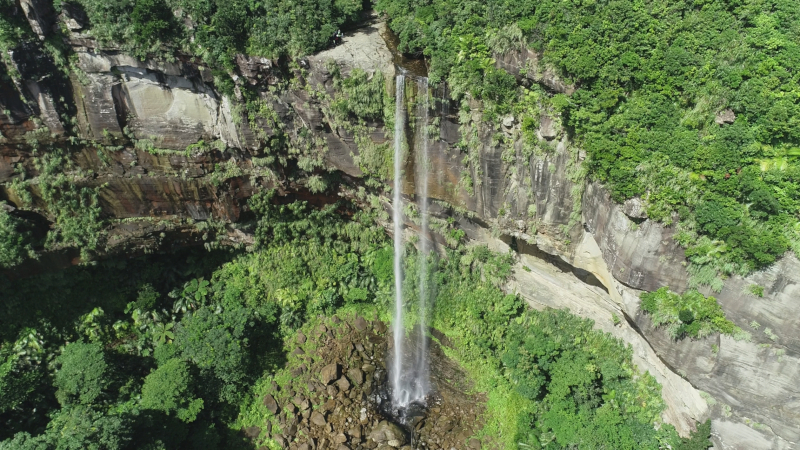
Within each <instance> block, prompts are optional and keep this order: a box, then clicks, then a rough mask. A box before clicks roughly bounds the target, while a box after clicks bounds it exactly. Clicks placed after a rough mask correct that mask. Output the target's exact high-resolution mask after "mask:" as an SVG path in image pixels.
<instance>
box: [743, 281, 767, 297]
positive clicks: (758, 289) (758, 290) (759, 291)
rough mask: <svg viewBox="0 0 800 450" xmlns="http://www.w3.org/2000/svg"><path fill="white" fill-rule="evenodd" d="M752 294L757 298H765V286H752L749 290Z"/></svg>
mask: <svg viewBox="0 0 800 450" xmlns="http://www.w3.org/2000/svg"><path fill="white" fill-rule="evenodd" d="M747 290H748V291H750V293H751V294H753V295H755V296H756V297H763V296H764V286H759V285H757V284H751V285H750V286H749V287H748V288H747Z"/></svg>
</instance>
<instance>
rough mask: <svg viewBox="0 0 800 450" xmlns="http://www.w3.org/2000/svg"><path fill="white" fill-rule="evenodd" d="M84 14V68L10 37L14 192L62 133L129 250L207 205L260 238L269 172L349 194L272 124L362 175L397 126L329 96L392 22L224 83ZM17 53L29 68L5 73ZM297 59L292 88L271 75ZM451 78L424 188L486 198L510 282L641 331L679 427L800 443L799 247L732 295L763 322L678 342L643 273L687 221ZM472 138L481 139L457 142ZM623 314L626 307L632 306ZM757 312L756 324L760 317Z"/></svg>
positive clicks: (634, 334)
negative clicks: (276, 141)
mask: <svg viewBox="0 0 800 450" xmlns="http://www.w3.org/2000/svg"><path fill="white" fill-rule="evenodd" d="M28 3H29V4H31V5H35V4H36V3H35V2H28ZM23 4H26V3H25V2H23ZM42 14H43V15H39V16H36V15H35V14H33V15H30V14H28V13H27V11H26V17H28V18H29V20H31V23H32V24H34V22H35V23H40V24H42V25H41V28H42V32H43V33H46V30H47V29H49V28H50V25H47V23H48V22H47V21H48V20H50V19H49V18H48V17H49V16H47V15H46V14H45V12H43V13H42ZM78 16H79V14H77V13H76V14H72V15H70V14H67V11H65V12H64V13H63V14H62V15H61V16H60V20H63V21H65V24H66V25H67V28H68V29H70V30H72V31H71V32H72V34H71V35H70V37H69V45H71V46H72V48H73V50H74V51H75V53H76V54H77V65H78V68H79V69H80V70H79V71H75V72H73V73H72V74H71V75H70V76H66V75H63V74H62V72H59V70H58V69H56V67H55V65H54V64H53V61H52V60H51V59H50V58H49V56H47V54H46V53H45V52H43V51H42V50H41V48H40V47H39V46H38V45H37V44H28V45H26V46H25V47H21V48H17V49H14V50H13V51H12V52H11V53H10V58H9V61H11V64H12V65H14V67H13V68H9V67H6V66H5V65H3V64H0V72H2V73H0V183H3V185H2V186H0V199H3V200H9V201H10V202H11V203H13V204H15V205H17V206H20V205H21V199H19V198H18V197H17V196H16V195H15V193H14V192H13V190H11V189H9V188H8V184H9V183H10V182H11V181H12V180H13V179H14V178H17V177H19V176H20V175H19V174H20V173H25V176H26V177H27V179H29V180H32V183H33V184H32V186H33V188H32V191H33V194H34V197H36V177H37V176H38V172H37V167H36V166H35V164H34V163H33V158H34V156H35V154H34V149H35V145H36V143H37V142H39V143H41V142H53V141H54V142H57V143H59V145H62V146H63V147H64V148H69V149H70V151H69V155H70V158H71V160H72V162H73V165H74V167H75V168H76V170H77V168H79V169H80V173H79V174H77V173H76V174H73V175H74V178H75V180H76V182H77V183H80V184H85V185H91V186H102V189H101V190H100V201H101V205H102V208H103V211H104V213H105V215H106V217H107V218H109V219H114V220H113V221H112V222H113V230H112V233H111V236H110V237H109V245H111V246H112V247H114V248H117V249H120V250H119V251H125V252H128V251H131V252H132V251H135V250H136V249H138V250H142V249H143V248H150V249H153V248H167V247H168V246H169V245H171V244H170V243H169V241H171V240H172V242H174V243H176V244H175V245H188V244H191V243H196V242H202V240H201V239H200V237H199V236H200V235H202V234H203V233H202V232H198V231H197V229H196V228H195V227H194V226H193V225H191V221H209V220H213V221H215V222H217V223H223V224H227V225H228V228H227V231H228V233H229V236H228V238H227V239H228V242H232V243H245V244H246V243H247V242H249V241H248V240H249V239H250V238H249V237H248V236H247V234H246V233H242V232H241V231H240V230H237V229H235V228H234V227H232V226H231V224H235V223H236V222H240V221H242V220H243V219H244V218H246V216H247V215H246V213H247V203H246V201H247V199H248V198H249V197H250V196H251V195H252V194H253V192H255V191H256V190H258V189H262V188H265V187H266V188H271V187H274V188H277V189H279V191H280V192H281V193H283V194H285V195H293V196H294V197H292V198H305V199H315V201H320V202H326V201H328V200H331V199H335V197H336V193H332V192H327V193H326V194H324V195H316V196H310V195H308V190H307V189H305V188H304V187H303V186H302V185H298V184H295V182H290V181H289V178H288V177H287V176H286V174H285V173H284V172H282V171H283V170H284V169H282V168H281V167H280V166H278V165H276V164H273V163H270V162H265V160H266V159H268V158H267V157H268V156H269V155H268V151H267V150H265V149H266V147H267V142H268V140H269V138H270V137H271V136H274V135H275V132H276V129H278V128H280V129H281V130H283V134H284V136H285V137H286V138H287V139H288V140H289V141H290V145H291V146H294V147H300V146H302V145H308V142H310V141H312V142H313V146H312V147H313V149H314V151H317V152H318V153H319V154H320V157H321V158H322V159H323V160H324V162H325V163H326V165H327V167H326V168H325V169H329V170H331V171H334V172H336V173H338V174H339V175H340V176H341V177H340V178H341V180H342V181H343V183H345V184H351V185H358V184H359V183H360V179H361V178H362V177H363V176H364V172H363V171H362V168H363V167H362V166H361V165H360V163H359V156H360V153H361V150H363V149H364V147H363V146H364V145H378V144H382V143H384V142H386V140H387V130H386V129H385V128H384V124H383V123H373V124H369V125H370V126H369V127H368V128H367V130H365V131H362V132H361V133H362V134H360V135H354V133H353V132H351V131H347V130H345V129H344V128H343V127H342V126H341V124H337V122H336V120H334V119H333V118H332V117H331V111H330V99H331V98H333V97H335V95H336V90H335V88H334V86H333V77H332V74H331V72H330V69H331V66H330V65H329V61H331V60H332V61H334V62H335V63H336V64H337V65H338V66H339V68H340V71H341V72H342V74H343V75H344V76H347V75H348V74H349V73H350V72H351V71H352V70H353V69H354V68H359V69H363V70H365V71H367V72H368V73H369V74H371V76H374V75H373V74H374V73H376V72H378V71H380V72H382V73H384V74H385V75H386V78H387V86H392V85H393V81H392V77H393V75H394V73H395V68H394V66H393V61H395V59H394V58H393V55H392V53H391V52H390V50H389V48H388V47H387V46H386V44H385V43H384V40H383V39H382V37H381V33H384V32H385V26H384V25H383V24H381V23H374V24H371V25H369V26H367V27H365V28H362V29H361V30H359V31H357V32H355V33H353V34H351V35H348V36H346V38H345V41H344V44H343V45H341V46H338V47H336V48H334V49H331V50H328V51H326V52H322V53H320V54H317V55H314V56H312V57H309V58H306V59H303V60H299V61H296V62H295V63H296V64H292V65H283V66H279V65H278V64H277V62H274V61H270V60H267V59H264V58H253V57H249V56H246V55H241V56H240V57H237V58H236V64H237V71H236V73H232V74H231V75H233V77H234V78H235V80H236V83H237V88H236V89H235V90H234V93H233V94H232V95H230V96H225V95H223V94H222V93H221V92H220V91H219V90H218V88H217V84H215V80H214V74H212V72H211V70H210V69H209V68H208V67H206V66H204V65H203V64H200V63H197V62H196V61H194V60H193V59H190V58H177V59H176V60H175V61H174V62H163V61H156V60H147V61H139V60H137V59H135V58H132V57H130V56H128V55H125V54H121V53H119V52H118V51H117V50H115V49H109V48H99V47H98V46H97V45H96V43H95V42H94V41H93V40H92V39H91V37H90V36H88V35H86V34H81V30H82V27H83V25H81V23H79V22H80V17H78ZM46 25H47V26H46ZM34 29H35V28H34ZM37 33H38V31H37ZM497 60H498V64H500V65H501V66H503V67H504V68H506V69H508V70H509V71H510V72H511V73H513V74H515V75H516V76H517V77H518V79H519V81H520V82H521V83H540V84H541V85H543V86H544V87H545V88H546V89H547V90H549V91H552V92H564V93H567V94H569V93H571V92H573V91H574V90H575V89H579V86H578V87H576V86H572V85H569V84H567V83H565V82H564V81H563V80H561V79H560V78H559V77H558V76H557V73H556V72H555V71H554V70H552V69H550V68H548V67H545V66H543V65H542V64H541V62H540V59H539V58H538V56H537V55H536V54H535V53H532V52H522V53H519V54H509V55H502V56H499V57H498V58H497ZM298 67H299V68H298ZM522 68H525V70H524V71H523V72H521V71H520V69H522ZM9 69H12V70H9ZM12 72H13V73H18V74H19V76H18V77H17V78H12V77H10V76H7V75H9V74H10V73H12ZM520 73H524V74H525V75H524V76H521V75H520ZM290 79H291V80H292V83H291V84H289V86H291V87H289V88H288V89H283V90H281V89H277V90H274V89H270V86H276V85H278V84H285V83H286V82H287V81H288V80H290ZM244 85H249V86H252V87H255V88H256V89H257V90H258V92H259V93H260V94H259V95H260V100H261V101H263V102H264V103H265V104H267V105H268V108H269V110H270V111H272V112H274V114H272V115H271V117H270V118H269V120H266V119H264V118H258V117H257V118H254V119H252V120H251V118H249V117H248V116H247V114H246V113H245V112H244V108H243V98H242V97H241V91H240V87H241V86H244ZM437 92H438V91H436V92H434V94H435V95H436V96H438V97H439V101H436V102H433V103H434V105H435V110H434V111H432V112H431V115H432V117H435V118H436V119H438V121H439V122H438V129H439V138H438V139H435V140H432V141H431V145H430V147H429V154H430V161H429V164H430V166H431V167H430V173H431V176H430V177H429V186H428V192H429V193H430V196H431V197H432V198H433V199H435V200H441V201H444V202H447V203H449V204H452V205H455V206H458V207H459V208H462V209H464V210H466V211H468V212H469V213H470V214H471V215H472V218H471V219H467V218H463V217H462V218H460V219H458V220H459V224H460V225H461V226H462V227H463V228H464V229H465V230H466V231H467V234H468V236H469V237H470V238H471V239H473V240H474V241H476V242H482V243H486V244H489V245H490V246H491V247H493V248H496V249H500V250H503V249H507V248H509V247H511V248H514V249H516V250H517V251H518V252H519V254H520V258H519V262H518V264H517V267H516V269H517V270H515V275H514V277H513V279H512V280H511V282H510V284H509V286H508V289H509V290H511V291H516V292H519V293H520V294H521V295H522V296H523V297H524V298H526V299H527V300H528V301H529V302H530V304H531V305H533V306H534V307H545V306H551V307H556V308H561V307H568V308H570V309H571V310H572V311H573V312H574V313H576V314H579V315H581V316H584V317H589V318H592V319H594V320H595V322H596V326H597V327H598V328H600V329H603V330H605V331H608V332H610V333H612V334H614V335H615V336H617V337H619V338H620V339H623V340H625V341H626V342H628V343H630V344H631V346H632V348H633V353H634V358H635V362H636V364H637V366H638V367H639V368H640V369H641V370H647V371H649V372H650V373H652V374H653V375H654V376H655V377H656V378H657V379H658V381H659V382H660V383H662V385H663V396H664V399H665V401H666V403H667V405H668V408H667V410H666V411H665V413H664V419H665V420H667V421H668V422H670V423H672V424H674V425H675V426H676V427H677V428H678V430H679V431H680V432H681V433H682V434H686V433H687V432H688V431H689V430H690V429H691V427H692V426H693V425H692V424H693V423H694V421H695V420H705V419H706V418H707V417H711V418H712V419H713V428H712V430H713V435H714V441H715V444H716V446H717V447H718V448H720V449H723V448H724V449H735V448H747V449H786V448H796V444H795V443H796V442H798V441H800V392H799V391H800V388H799V387H798V386H800V331H798V330H800V302H798V298H800V262H798V260H797V259H796V258H795V257H794V256H787V257H785V258H783V259H782V260H780V261H779V262H778V263H776V264H775V265H774V266H773V267H771V268H769V269H767V270H765V271H763V272H759V273H755V274H753V275H751V276H749V277H747V278H740V277H733V278H730V279H728V280H726V281H725V284H724V288H723V290H722V292H720V293H719V294H717V295H716V297H717V298H718V300H719V303H720V304H721V305H722V307H723V309H724V310H725V313H726V315H727V317H728V318H730V319H731V320H733V321H734V322H735V323H736V324H737V325H738V326H740V327H742V328H743V329H747V330H749V331H751V333H752V336H753V339H752V342H745V341H738V342H737V341H735V340H733V339H730V338H728V337H725V336H722V337H720V336H712V337H709V338H707V339H705V340H698V341H692V340H682V341H679V342H675V341H673V340H671V339H670V338H669V337H668V336H667V335H666V333H664V332H663V331H662V330H658V329H653V328H652V326H651V322H650V319H649V318H648V317H647V316H645V315H643V314H642V312H641V311H640V309H639V300H638V293H639V292H640V291H641V290H648V291H651V290H655V289H658V288H659V287H661V286H669V287H670V288H671V289H673V290H676V291H681V290H683V289H685V288H686V287H687V284H688V277H687V274H686V270H685V258H684V254H683V250H682V249H681V247H680V246H679V245H678V244H677V243H676V242H675V241H674V239H673V234H674V230H673V229H672V228H667V227H664V226H662V225H661V224H658V223H655V222H653V221H651V220H648V219H647V217H646V215H645V214H644V213H643V206H642V204H641V202H640V201H638V200H633V201H629V202H626V203H625V204H623V205H620V204H616V203H614V202H613V201H612V199H611V198H610V196H609V194H608V192H607V191H606V190H605V189H604V188H603V187H602V186H601V185H599V184H597V183H594V182H592V181H587V180H586V179H585V177H581V176H580V171H581V164H582V161H583V159H584V158H585V154H584V153H583V152H582V151H581V150H580V148H577V147H576V145H575V144H574V143H573V142H572V141H571V140H570V139H569V137H568V136H567V135H566V133H565V132H564V131H563V129H562V126H561V119H560V117H558V115H557V114H554V113H553V112H552V111H546V110H543V111H541V114H540V117H539V121H540V126H539V129H538V132H537V136H538V138H539V140H540V142H539V143H540V145H538V149H537V150H536V151H530V150H529V149H528V147H526V143H525V142H524V140H523V137H522V133H521V124H520V123H519V118H515V117H505V118H502V120H501V121H500V122H501V123H499V124H497V125H493V124H490V123H487V122H486V121H484V120H483V119H482V116H481V112H482V110H481V105H480V104H479V103H477V102H472V103H471V104H470V106H471V108H472V111H469V112H464V111H462V112H461V113H460V114H456V113H455V111H456V108H455V106H454V105H451V102H450V100H449V99H446V98H445V99H441V97H442V93H441V92H438V93H437ZM322 94H324V95H322ZM441 100H444V101H441ZM459 116H460V119H461V120H459ZM465 118H468V119H469V120H466V121H465V120H464V119H465ZM462 141H464V142H465V143H466V144H467V148H468V149H469V150H468V153H464V152H463V151H462V150H460V149H459V148H458V147H457V146H456V144H457V143H459V142H462ZM38 154H41V151H39V153H38ZM412 166H413V158H410V159H409V163H408V166H407V170H406V173H407V178H406V180H405V185H404V189H403V190H404V194H406V195H408V196H413V195H414V192H415V186H414V182H415V180H414V179H413V173H414V170H412V169H413V167H412ZM317 170H318V171H319V172H320V173H322V172H323V171H324V169H323V170H320V169H317ZM301 184H302V182H301ZM320 199H322V200H320ZM37 201H39V199H37V198H34V203H36V202H37ZM387 203H388V202H387ZM432 210H433V212H434V213H437V214H440V215H443V214H445V211H446V210H444V209H440V208H439V207H434V206H432ZM117 219H120V220H117ZM121 219H124V220H121ZM189 219H191V221H190V220H189ZM170 224H173V225H170ZM493 236H494V237H493ZM44 259H45V260H47V258H44ZM56 259H58V258H56ZM59 261H61V262H60V263H59V264H63V263H64V262H65V261H66V263H69V262H70V261H71V259H70V258H69V257H66V256H65V257H64V258H61V259H60V260H59ZM53 265H58V264H55V263H54V264H53ZM523 267H527V268H528V269H529V270H524V269H523ZM751 284H758V285H760V286H763V287H764V297H763V298H757V297H755V296H753V295H752V294H750V293H749V291H748V289H747V287H748V286H750V285H751ZM614 316H616V317H618V318H620V319H621V320H619V321H618V323H616V324H615V320H613V319H612V317H614ZM754 322H757V323H758V325H759V327H758V328H757V329H755V328H754V327H751V323H754ZM766 329H769V330H770V331H769V333H767V332H765V330H766ZM712 346H716V347H712ZM715 349H716V350H715ZM701 390H702V391H704V392H706V393H707V394H708V395H705V394H703V395H701V394H700V391H701ZM710 398H713V399H714V400H713V401H708V402H707V399H710Z"/></svg>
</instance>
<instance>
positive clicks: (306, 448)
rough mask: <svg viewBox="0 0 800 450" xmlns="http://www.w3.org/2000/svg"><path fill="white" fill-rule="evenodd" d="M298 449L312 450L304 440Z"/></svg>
mask: <svg viewBox="0 0 800 450" xmlns="http://www.w3.org/2000/svg"><path fill="white" fill-rule="evenodd" d="M297 450H311V446H310V445H308V444H307V443H305V442H304V443H302V444H300V445H298V446H297Z"/></svg>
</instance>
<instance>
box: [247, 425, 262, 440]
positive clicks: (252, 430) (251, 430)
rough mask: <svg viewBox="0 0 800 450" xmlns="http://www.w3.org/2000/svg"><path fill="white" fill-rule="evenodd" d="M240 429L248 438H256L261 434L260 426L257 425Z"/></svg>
mask: <svg viewBox="0 0 800 450" xmlns="http://www.w3.org/2000/svg"><path fill="white" fill-rule="evenodd" d="M242 431H244V435H245V436H247V438H248V439H256V438H258V436H259V435H260V434H261V428H259V427H247V428H245V429H244V430H242Z"/></svg>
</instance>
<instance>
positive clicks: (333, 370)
mask: <svg viewBox="0 0 800 450" xmlns="http://www.w3.org/2000/svg"><path fill="white" fill-rule="evenodd" d="M337 378H339V364H336V363H333V364H328V365H327V366H325V367H323V368H322V370H320V372H319V379H320V381H322V384H324V385H328V384H331V383H332V382H333V381H334V380H336V379H337Z"/></svg>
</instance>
